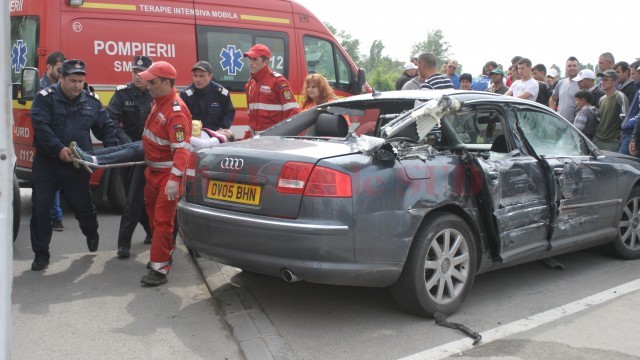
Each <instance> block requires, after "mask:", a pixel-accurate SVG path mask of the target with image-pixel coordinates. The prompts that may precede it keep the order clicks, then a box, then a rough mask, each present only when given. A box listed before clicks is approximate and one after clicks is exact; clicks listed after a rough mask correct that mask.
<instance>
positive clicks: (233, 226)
mask: <svg viewBox="0 0 640 360" xmlns="http://www.w3.org/2000/svg"><path fill="white" fill-rule="evenodd" d="M178 221H179V223H180V231H181V233H182V236H183V239H184V241H185V243H186V244H187V246H189V247H190V248H192V249H194V250H197V251H198V252H201V253H203V254H206V255H208V256H210V257H212V258H213V259H214V260H215V261H218V262H220V263H223V264H227V265H231V266H235V267H238V268H241V269H244V270H248V271H252V272H256V273H261V274H265V275H270V276H274V277H281V272H282V270H283V269H289V270H291V272H293V273H294V274H295V275H296V276H298V277H299V278H301V279H302V280H305V281H307V282H311V283H321V284H332V285H352V286H370V287H385V286H390V285H392V284H393V283H394V282H395V281H396V280H397V279H398V277H399V276H400V273H401V271H402V267H403V265H404V264H403V263H401V262H377V263H358V262H355V261H354V251H353V234H352V229H350V228H349V226H346V225H339V224H317V223H311V222H304V221H300V220H289V219H275V218H268V217H260V216H255V215H245V214H238V213H236V212H229V211H225V210H220V209H212V208H208V207H204V206H200V205H194V204H190V203H186V202H185V201H180V202H179V203H178Z"/></svg>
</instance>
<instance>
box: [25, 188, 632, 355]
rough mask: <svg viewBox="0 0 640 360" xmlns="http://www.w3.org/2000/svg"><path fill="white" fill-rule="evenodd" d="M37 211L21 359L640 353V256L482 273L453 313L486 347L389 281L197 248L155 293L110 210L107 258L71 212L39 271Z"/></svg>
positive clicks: (179, 255) (180, 253) (137, 240)
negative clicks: (231, 258)
mask: <svg viewBox="0 0 640 360" xmlns="http://www.w3.org/2000/svg"><path fill="white" fill-rule="evenodd" d="M22 191H23V201H27V202H28V201H30V198H29V197H28V196H25V191H26V190H22ZM23 210H25V211H23V217H22V228H21V233H20V237H19V239H18V240H17V242H16V244H15V249H14V290H13V323H14V325H13V351H12V355H13V359H33V358H65V359H85V358H108V359H111V358H114V359H115V358H117V359H128V358H152V357H153V358H158V359H164V358H175V357H179V358H186V359H192V358H193V359H199V358H203V359H242V358H246V359H249V360H253V359H260V360H261V359H267V358H268V357H266V356H265V355H264V354H265V352H260V351H256V352H253V353H252V352H251V350H252V346H253V345H255V340H256V339H258V340H264V341H265V342H266V343H267V344H269V345H270V346H268V347H270V348H271V349H272V350H273V349H274V348H275V349H284V350H283V351H282V352H279V353H278V352H276V353H275V354H274V356H273V358H277V359H305V360H306V359H309V360H315V359H405V358H406V359H436V358H452V359H477V358H491V359H605V358H606V359H638V358H640V341H638V340H637V334H638V333H640V310H639V309H640V290H639V289H640V280H639V279H640V260H636V261H623V260H618V259H615V258H612V257H610V256H608V255H607V254H605V253H604V252H603V251H601V249H592V250H588V251H582V252H578V253H574V254H568V255H564V256H561V257H558V258H556V260H558V261H559V262H560V263H562V264H563V265H565V266H566V268H565V269H564V270H557V269H552V268H550V267H548V266H547V265H545V264H543V263H542V262H534V263H530V264H524V265H520V266H516V267H512V268H509V269H504V270H501V271H496V272H492V273H488V274H483V275H480V276H478V277H477V279H476V282H475V284H474V288H473V289H472V291H471V293H470V295H469V297H468V298H467V300H466V302H465V303H464V305H463V307H462V309H461V310H460V311H459V312H457V313H456V314H454V315H452V316H451V317H450V318H449V319H448V320H449V321H451V322H456V323H460V324H463V325H465V326H467V327H468V328H470V329H471V330H473V331H477V332H479V333H480V334H481V335H483V338H484V340H483V341H482V342H481V343H479V344H478V345H476V346H473V345H471V343H472V341H471V339H470V338H468V337H466V336H465V335H464V334H463V333H462V332H460V331H458V330H453V329H449V328H445V327H441V326H438V325H436V324H435V323H434V321H433V320H432V319H425V318H420V317H417V316H414V315H411V314H407V313H405V312H403V311H402V310H400V309H399V308H398V307H397V306H396V305H395V303H394V302H393V299H392V298H391V295H390V294H389V291H388V290H387V289H384V288H357V287H341V286H328V285H318V284H309V283H305V282H297V283H285V282H284V281H283V280H281V279H277V278H271V277H267V276H262V275H257V274H251V273H244V272H241V271H239V270H238V269H234V268H229V267H223V266H220V265H219V264H215V263H213V262H211V261H209V260H208V259H207V257H206V256H202V257H200V258H198V259H197V262H196V263H197V265H196V263H194V261H193V260H192V259H191V258H190V257H189V256H188V255H187V253H186V251H185V249H184V247H183V246H181V247H179V249H178V250H177V251H176V255H175V256H174V257H175V259H176V261H175V267H174V270H173V272H172V273H171V275H170V282H169V284H168V286H163V287H159V288H155V289H149V288H144V287H141V286H140V284H139V279H140V276H142V275H143V274H144V263H146V261H147V260H148V247H147V246H146V245H143V244H142V239H143V238H144V235H143V232H142V231H141V229H138V231H137V232H136V234H135V235H134V243H133V247H132V254H133V258H132V259H130V260H128V261H122V260H118V259H116V258H115V246H116V245H115V234H116V233H117V228H118V221H119V217H118V216H117V215H114V214H109V213H104V212H102V213H101V214H100V216H99V221H100V226H101V228H100V233H101V244H100V249H99V251H98V252H97V253H96V254H91V253H88V252H87V250H86V245H85V242H84V238H83V237H82V236H81V235H80V232H79V229H78V227H77V222H76V221H75V219H73V218H72V215H71V212H70V211H69V210H67V211H66V212H65V215H66V218H65V221H64V223H65V227H66V230H65V231H64V232H62V233H55V234H54V239H53V242H52V254H53V257H52V265H51V266H50V268H49V269H48V270H47V271H46V272H44V273H34V272H31V271H30V270H29V266H30V263H31V260H32V253H31V250H30V244H29V238H28V236H29V235H28V219H29V211H28V210H29V209H28V207H25V206H23ZM200 272H202V275H201V274H200ZM223 273H224V276H223ZM202 276H204V278H205V281H206V283H207V285H208V286H209V289H208V290H210V292H211V293H210V294H209V293H208V292H207V288H206V287H205V286H204V284H205V281H203V277H202ZM233 292H235V294H236V295H237V296H230V293H233ZM602 294H604V295H602ZM594 297H595V298H594ZM234 299H235V300H234ZM246 314H249V316H248V317H247V316H244V315H246ZM242 316H244V317H242ZM249 317H251V318H253V319H254V322H256V320H255V319H258V321H257V322H256V323H255V324H254V325H255V328H257V330H256V331H255V333H250V331H248V330H247V329H249V327H247V326H245V325H246V320H247V319H248V318H249ZM239 324H240V325H239ZM265 334H266V335H265ZM252 336H253V339H251V337H252ZM246 339H248V340H246ZM251 341H254V342H253V343H251ZM274 343H275V345H273V344H274ZM253 349H254V350H255V349H256V348H255V347H254V348H253ZM272 353H274V352H273V351H272Z"/></svg>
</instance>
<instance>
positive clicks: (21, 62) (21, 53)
mask: <svg viewBox="0 0 640 360" xmlns="http://www.w3.org/2000/svg"><path fill="white" fill-rule="evenodd" d="M26 64H27V45H25V43H24V41H22V40H17V41H16V43H15V44H13V46H12V47H11V68H12V69H13V71H14V72H15V73H16V74H19V73H20V72H21V71H22V68H23V67H24V66H25V65H26Z"/></svg>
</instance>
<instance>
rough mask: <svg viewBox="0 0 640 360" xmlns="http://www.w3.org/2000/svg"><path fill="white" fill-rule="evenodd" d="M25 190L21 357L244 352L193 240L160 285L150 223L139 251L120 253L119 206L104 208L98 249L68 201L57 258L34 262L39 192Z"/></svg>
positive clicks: (16, 334) (17, 270) (15, 341)
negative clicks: (151, 281) (32, 228)
mask: <svg viewBox="0 0 640 360" xmlns="http://www.w3.org/2000/svg"><path fill="white" fill-rule="evenodd" d="M21 192H22V203H23V206H22V210H23V213H22V221H21V227H20V233H19V237H18V239H17V240H16V242H15V243H14V251H13V255H14V264H13V273H14V277H13V294H12V304H13V305H12V321H13V326H12V345H13V346H12V351H11V356H12V359H13V360H21V359H25V360H33V359H83V360H84V359H230V360H231V359H243V356H242V354H241V352H240V349H239V348H238V346H237V344H236V342H235V341H234V340H233V338H232V337H231V335H230V331H229V329H228V327H227V325H226V323H225V322H224V321H222V320H221V318H220V317H219V316H218V315H217V312H216V309H215V306H214V303H213V302H212V300H211V296H210V294H209V291H208V289H207V287H206V286H205V285H204V282H203V281H202V277H201V275H200V273H199V271H198V268H197V267H196V266H195V264H194V262H193V260H192V258H191V257H190V256H189V255H188V254H187V252H186V250H185V248H184V246H179V247H178V249H177V250H176V252H175V253H174V267H173V269H172V272H171V274H170V275H169V283H168V284H167V285H164V286H161V287H157V288H146V287H142V286H141V284H140V278H141V277H142V275H144V274H145V273H146V271H147V270H146V268H145V264H146V263H147V261H149V245H144V244H143V243H142V241H143V239H144V231H143V230H142V228H141V227H140V226H139V227H138V229H137V230H136V233H135V234H134V240H133V244H132V249H131V250H132V258H130V259H128V260H120V259H117V258H116V256H115V255H116V247H117V246H116V240H117V233H118V226H119V223H120V216H119V215H116V214H113V213H109V212H106V211H105V210H102V209H99V213H100V215H99V224H100V228H99V233H100V246H99V248H98V251H97V252H96V253H90V252H88V250H87V245H86V241H85V238H84V236H83V235H82V233H81V232H80V229H79V227H78V222H77V221H76V220H75V218H74V216H73V213H72V211H71V210H70V209H68V208H64V220H63V222H64V226H65V230H64V231H63V232H54V234H53V238H52V241H51V265H50V266H49V268H48V269H47V270H45V271H42V272H33V271H31V270H30V268H31V261H32V260H33V252H32V251H31V244H30V240H29V218H30V212H31V209H30V206H31V195H30V193H31V191H30V190H26V189H22V191H21Z"/></svg>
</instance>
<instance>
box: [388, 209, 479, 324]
mask: <svg viewBox="0 0 640 360" xmlns="http://www.w3.org/2000/svg"><path fill="white" fill-rule="evenodd" d="M449 241H451V243H449ZM475 244H476V243H475V238H474V235H473V233H472V232H471V230H470V229H469V225H467V223H466V222H465V221H464V220H462V219H461V218H460V217H458V216H456V215H454V214H450V213H437V214H435V215H432V216H431V217H430V218H428V219H427V220H426V222H425V223H424V224H423V225H422V226H421V227H420V230H419V231H418V233H417V234H416V236H415V238H414V241H413V244H412V245H411V249H410V250H409V255H408V257H407V260H406V262H405V265H404V269H403V271H402V274H401V275H400V278H399V279H398V281H397V282H396V283H395V284H394V285H393V286H392V287H391V294H392V295H393V298H394V300H395V301H396V303H397V304H398V305H399V306H400V307H401V308H402V309H404V310H406V311H408V312H411V313H414V314H417V315H421V316H429V317H433V315H434V313H436V312H439V313H442V314H445V315H449V314H451V313H453V312H455V311H456V310H457V309H458V308H459V307H460V306H461V304H462V302H463V300H464V299H465V297H466V296H467V294H468V293H469V291H470V290H471V287H472V286H473V281H474V279H475V274H476V264H477V253H476V245H475ZM450 245H453V246H450ZM445 249H446V250H447V251H446V253H443V252H442V250H445ZM451 250H453V252H450V251H451Z"/></svg>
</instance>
